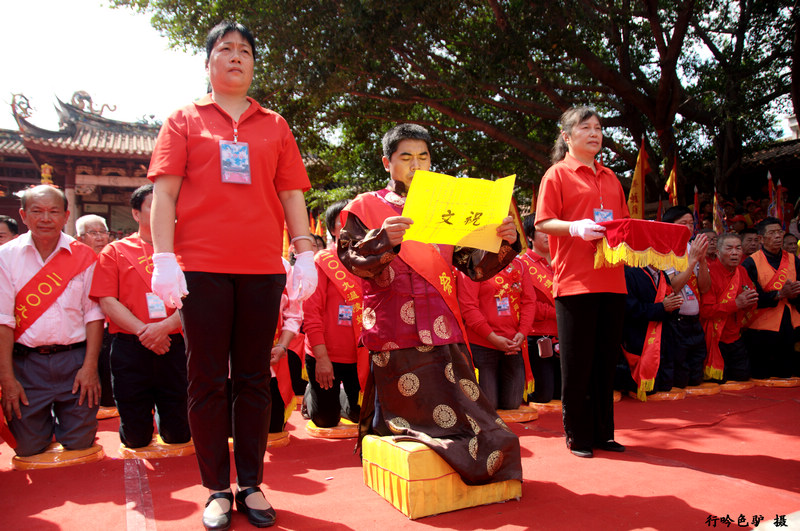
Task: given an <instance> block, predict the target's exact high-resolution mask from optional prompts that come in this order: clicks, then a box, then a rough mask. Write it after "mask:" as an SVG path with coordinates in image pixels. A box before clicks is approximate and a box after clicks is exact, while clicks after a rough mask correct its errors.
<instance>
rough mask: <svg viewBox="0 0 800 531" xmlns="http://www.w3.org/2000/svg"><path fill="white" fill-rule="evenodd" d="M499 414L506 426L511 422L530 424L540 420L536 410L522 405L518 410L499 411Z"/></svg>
mask: <svg viewBox="0 0 800 531" xmlns="http://www.w3.org/2000/svg"><path fill="white" fill-rule="evenodd" d="M497 414H498V415H499V416H500V418H501V419H503V421H504V422H505V423H506V424H508V423H509V422H530V421H532V420H536V419H538V418H539V413H538V411H537V410H536V408H535V407H532V406H526V405H521V406H519V408H517V409H498V410H497Z"/></svg>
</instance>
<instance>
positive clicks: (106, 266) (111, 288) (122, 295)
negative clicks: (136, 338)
mask: <svg viewBox="0 0 800 531" xmlns="http://www.w3.org/2000/svg"><path fill="white" fill-rule="evenodd" d="M123 241H124V242H128V243H132V244H134V245H137V246H139V247H140V249H141V250H140V251H139V252H136V253H133V254H131V252H130V251H129V248H128V247H127V246H123ZM140 259H141V260H144V261H146V262H145V263H146V270H147V272H149V273H150V274H152V271H153V246H152V245H150V244H149V243H146V242H144V241H142V239H141V238H139V235H138V234H136V233H134V234H131V235H130V236H128V237H127V238H124V239H123V240H121V241H116V242H111V243H109V244H108V245H106V246H105V248H104V249H103V250H102V251H101V252H100V254H99V255H98V257H97V266H95V269H94V278H93V279H92V288H91V291H90V292H89V296H90V297H91V298H93V299H99V298H101V297H114V298H115V299H117V300H118V301H119V302H121V303H122V304H123V306H125V307H126V308H127V309H128V310H130V311H131V313H132V314H133V315H135V316H136V318H137V319H139V320H140V321H142V322H143V323H145V324H149V323H155V322H158V321H161V320H162V319H150V314H149V312H148V311H147V299H146V298H145V297H146V296H145V293H147V292H149V291H150V282H149V281H147V282H145V280H144V279H143V278H142V275H141V274H140V273H139V272H138V271H137V270H136V268H135V267H134V265H133V262H134V261H137V262H138V260H140ZM174 312H175V308H167V316H170V315H172V314H173V313H174ZM108 332H109V333H111V334H116V333H117V332H122V333H124V334H131V333H133V332H132V331H130V330H125V329H124V328H121V327H119V326H118V325H117V324H116V323H114V321H112V320H110V319H109V321H108ZM170 333H171V334H180V333H181V327H180V326H178V327H177V328H176V329H175V330H173V331H171V332H170Z"/></svg>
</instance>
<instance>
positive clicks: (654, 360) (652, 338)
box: [622, 271, 672, 402]
mask: <svg viewBox="0 0 800 531" xmlns="http://www.w3.org/2000/svg"><path fill="white" fill-rule="evenodd" d="M658 274H659V278H660V281H659V283H658V288H657V289H656V299H655V301H654V302H655V303H659V302H664V297H666V296H667V295H669V294H670V293H672V288H671V287H670V286H669V285H668V284H667V280H666V279H665V278H664V276H663V275H662V274H661V271H659V272H658ZM647 276H650V275H649V274H648V275H647ZM650 281H651V282H652V281H653V278H652V277H650ZM654 284H655V283H654ZM663 325H664V323H663V321H650V322H649V323H648V324H647V332H646V334H645V336H644V346H643V347H642V354H641V355H640V356H637V355H636V354H631V353H630V352H628V351H627V350H625V349H624V348H623V349H622V352H623V353H624V354H625V359H626V360H628V365H629V366H630V368H631V376H632V377H633V381H634V382H636V398H638V399H639V400H641V401H642V402H645V401H647V391H652V390H653V388H654V387H655V382H656V374H657V373H658V367H659V365H660V363H661V329H662V328H663Z"/></svg>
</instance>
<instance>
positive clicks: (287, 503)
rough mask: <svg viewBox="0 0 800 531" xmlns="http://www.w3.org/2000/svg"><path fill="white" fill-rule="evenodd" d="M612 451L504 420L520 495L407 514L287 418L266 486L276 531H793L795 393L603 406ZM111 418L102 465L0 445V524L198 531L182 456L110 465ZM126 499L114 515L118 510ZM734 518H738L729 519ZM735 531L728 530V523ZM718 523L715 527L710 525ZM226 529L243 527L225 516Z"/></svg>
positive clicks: (331, 447) (103, 436) (202, 493)
mask: <svg viewBox="0 0 800 531" xmlns="http://www.w3.org/2000/svg"><path fill="white" fill-rule="evenodd" d="M616 423H617V440H618V441H619V442H621V443H623V444H625V445H626V446H627V448H628V449H627V451H626V452H625V453H622V454H615V453H607V452H596V453H595V457H594V459H580V458H577V457H574V456H572V455H571V454H570V453H569V452H568V451H567V450H566V448H565V446H564V438H563V434H562V430H561V422H560V415H559V414H558V413H541V414H540V416H539V419H538V420H536V421H533V422H529V423H526V424H515V425H512V426H511V427H512V429H513V430H514V432H515V433H517V434H518V435H519V436H520V441H521V442H522V447H523V448H522V456H523V468H524V477H525V481H524V483H523V488H522V500H520V501H513V502H507V503H504V504H495V505H489V506H484V507H477V508H473V509H467V510H462V511H457V512H454V513H448V514H443V515H439V516H432V517H428V518H423V519H421V520H417V521H411V520H408V519H407V518H406V517H405V516H403V515H402V514H401V513H400V512H398V511H397V510H396V509H394V508H393V507H392V506H391V505H390V504H389V503H388V502H386V501H385V500H383V499H382V498H380V497H379V496H378V495H377V494H375V493H374V492H372V491H371V490H370V489H368V488H367V487H365V486H364V485H363V481H362V476H361V467H360V463H359V461H358V459H357V458H356V457H355V456H354V455H353V446H354V441H353V440H352V439H345V440H322V439H315V438H312V437H310V436H308V435H307V434H306V432H305V422H304V421H303V420H302V418H301V417H300V415H299V413H297V412H295V413H294V414H293V416H292V418H291V420H290V421H289V426H288V427H287V429H288V430H289V432H290V433H291V437H292V441H291V444H290V445H289V446H287V447H285V448H278V449H275V450H274V451H272V452H268V454H267V458H266V464H265V469H264V470H265V475H264V477H265V481H264V483H265V486H266V489H265V492H266V493H267V497H268V499H269V500H270V501H271V502H272V503H273V504H274V505H275V507H276V509H277V510H278V524H277V526H276V529H356V530H362V529H385V530H388V529H397V528H424V527H428V528H430V527H432V528H438V529H497V528H503V529H545V530H547V529H558V530H561V529H578V530H583V529H591V530H605V529H608V530H623V529H659V530H661V529H664V530H672V529H675V530H691V529H710V528H713V527H711V526H709V525H707V523H706V522H707V519H708V517H709V516H716V517H726V516H729V517H730V518H731V521H732V523H731V524H730V526H729V527H730V528H737V527H738V528H746V527H753V526H752V521H753V517H754V516H755V517H757V516H758V515H761V516H763V517H764V520H763V521H761V522H760V525H759V528H761V529H763V528H764V527H766V525H767V524H770V523H772V522H773V521H774V519H775V517H776V516H783V515H786V516H787V521H788V527H785V528H784V529H792V528H795V529H797V528H798V525H800V522H798V516H797V515H794V516H793V517H792V516H791V515H792V513H798V511H800V388H790V389H776V388H754V389H750V390H745V391H733V392H723V393H721V394H719V395H715V396H707V397H706V396H704V397H690V398H687V399H686V400H682V401H674V402H649V403H640V402H637V401H634V400H632V399H629V398H623V400H622V401H621V402H619V403H618V404H617V405H616ZM117 426H118V420H117V419H108V420H102V421H100V431H99V433H98V438H99V442H100V444H102V445H103V447H104V448H105V451H106V454H107V457H106V459H104V460H103V461H101V462H99V463H93V464H88V465H82V466H77V467H71V468H62V469H56V470H33V471H14V470H11V465H10V463H11V457H12V456H13V451H12V450H11V449H10V448H9V447H8V445H7V444H5V443H2V444H0V515H2V516H0V529H8V530H26V529H35V530H50V529H64V530H84V529H89V530H94V529H96V530H103V531H111V530H124V529H128V530H134V529H136V530H140V529H141V530H145V529H159V530H172V529H174V530H178V529H180V530H183V529H198V528H199V529H202V526H201V525H200V515H201V513H202V506H203V503H204V501H205V498H206V496H207V493H206V490H205V489H203V488H202V487H201V486H199V484H198V481H199V474H198V472H197V466H196V462H195V458H194V456H188V457H176V458H167V459H157V460H146V461H136V460H129V461H127V462H126V461H124V460H121V459H118V458H117V449H118V448H119V438H118V435H117V432H116V430H117ZM126 504H127V507H126ZM740 517H741V518H742V520H740ZM740 524H741V525H740ZM716 527H718V528H723V529H725V528H728V526H726V525H725V523H723V522H719V521H717V522H716ZM233 529H252V528H251V527H250V526H249V524H248V523H247V521H246V519H245V518H243V517H241V516H240V515H238V514H236V513H235V512H234V522H233Z"/></svg>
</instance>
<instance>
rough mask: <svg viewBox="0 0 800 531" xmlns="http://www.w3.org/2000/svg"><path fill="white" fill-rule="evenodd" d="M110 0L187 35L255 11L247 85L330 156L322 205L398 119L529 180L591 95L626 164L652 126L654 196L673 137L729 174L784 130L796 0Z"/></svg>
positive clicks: (447, 165)
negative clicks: (566, 119)
mask: <svg viewBox="0 0 800 531" xmlns="http://www.w3.org/2000/svg"><path fill="white" fill-rule="evenodd" d="M114 3H115V4H116V5H117V6H130V7H133V8H135V9H139V10H143V11H147V12H150V13H152V15H153V18H152V21H153V24H154V26H155V27H156V28H158V29H160V30H161V31H162V32H163V33H165V34H166V35H168V36H169V38H170V39H171V41H172V42H173V43H174V44H176V45H179V46H184V47H188V48H191V49H195V48H200V47H202V41H203V39H204V37H205V34H206V33H207V31H208V29H209V28H210V27H211V26H213V25H214V24H215V23H217V22H219V21H220V20H222V19H224V18H232V19H236V20H239V21H241V22H242V23H244V24H246V25H247V26H248V27H250V28H251V29H252V30H253V32H254V34H255V35H256V38H257V40H258V42H259V45H260V46H259V55H260V58H259V65H258V68H257V73H256V80H255V81H254V85H253V91H252V92H253V96H254V97H256V98H257V99H259V100H260V101H263V102H265V103H266V104H267V105H268V106H270V107H272V108H275V109H276V110H278V111H279V112H281V114H283V115H284V116H286V118H287V119H288V120H289V122H290V124H291V125H292V127H293V129H294V131H295V133H296V135H297V137H298V140H299V142H300V144H301V146H302V149H303V150H304V152H306V153H313V154H314V155H315V156H316V157H318V159H319V160H320V161H325V163H324V164H319V165H316V166H314V167H313V168H310V171H311V173H312V177H313V179H314V183H315V188H316V191H315V193H314V194H313V195H312V196H311V199H310V201H311V203H312V204H314V205H317V206H322V205H323V204H325V203H327V202H328V201H329V199H331V198H332V196H335V197H337V198H338V197H339V196H342V195H352V194H354V193H356V192H358V191H361V190H363V189H369V188H374V187H375V186H377V185H378V183H381V182H383V181H384V180H385V178H386V176H385V172H384V171H383V168H382V166H381V164H380V137H381V135H382V133H383V132H384V131H385V130H386V129H387V128H388V127H389V126H390V125H391V124H393V123H396V122H402V121H412V122H415V123H419V124H422V125H425V126H428V127H429V129H430V130H431V133H432V135H433V136H434V138H435V140H436V141H437V142H436V146H435V148H436V149H435V151H434V164H435V169H436V170H437V171H442V172H444V173H450V174H464V175H469V176H474V177H497V176H502V175H508V174H511V173H516V174H517V182H518V187H519V188H520V195H522V196H524V195H529V194H530V189H531V187H532V185H533V184H534V183H536V182H538V180H539V179H540V177H541V175H542V174H543V173H544V170H545V169H546V168H547V166H548V165H549V162H548V152H549V149H550V146H551V145H552V141H553V139H554V138H555V136H556V133H557V129H556V120H557V118H558V116H559V115H560V114H561V112H563V110H565V109H566V108H568V107H570V106H572V105H576V104H587V103H588V104H592V105H594V106H596V107H597V108H598V110H599V111H600V112H601V113H602V114H603V115H604V116H605V117H606V118H605V125H606V130H607V138H606V141H605V143H604V145H605V148H606V152H605V161H606V163H607V164H608V165H609V166H611V167H612V169H615V170H616V171H617V172H618V173H626V172H627V173H630V171H631V170H632V168H633V166H634V164H635V161H636V152H637V149H638V145H639V141H640V139H642V138H643V137H644V138H645V139H646V143H647V146H648V148H647V149H648V151H649V152H650V155H651V160H653V161H658V160H664V161H665V162H666V163H665V165H664V168H663V171H662V174H661V175H656V174H655V173H654V174H653V175H651V178H650V180H649V190H650V192H649V196H650V199H651V200H652V199H655V194H656V193H657V190H658V188H660V187H661V186H663V180H664V179H665V178H666V173H668V172H669V169H670V168H671V165H672V160H673V157H675V156H676V154H677V157H678V161H679V163H681V164H682V169H684V170H685V169H688V168H687V167H686V164H685V162H690V163H691V165H692V166H693V167H694V166H697V165H699V164H701V163H702V162H703V161H714V163H715V164H714V167H715V179H714V180H715V182H716V184H718V185H720V186H721V187H723V188H724V186H725V181H726V179H727V178H728V177H729V176H730V175H731V173H732V172H733V171H735V169H736V167H737V165H738V164H739V163H740V161H741V156H742V146H745V147H747V146H754V145H758V144H760V143H763V142H764V141H767V140H769V139H772V138H774V137H775V136H776V132H775V131H774V128H773V126H772V123H774V117H775V114H776V113H777V112H779V111H780V110H781V108H780V107H779V106H778V103H780V102H782V101H788V94H789V92H790V87H791V76H790V75H789V74H790V67H791V51H792V48H791V43H792V39H791V37H793V36H794V35H795V30H796V24H795V18H793V16H794V14H795V13H794V6H793V4H792V2H790V1H789V0H774V1H771V2H763V1H762V2H758V1H755V0H738V1H730V0H727V1H726V0H644V1H641V2H640V1H632V0H609V1H602V0H561V1H558V2H538V1H536V0H528V1H523V0H461V1H456V0H424V1H422V0H407V1H405V2H402V3H395V4H392V3H387V2H383V1H376V0H340V1H326V0H269V1H268V0H240V1H233V0H191V1H190V0H150V1H148V0H115V2H114ZM683 173H684V172H683V171H681V173H680V175H679V184H681V185H683V183H685V182H686V179H685V177H684V176H683ZM687 175H688V176H690V177H692V178H694V174H691V173H690V172H689V173H687ZM710 185H711V183H705V188H710Z"/></svg>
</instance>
